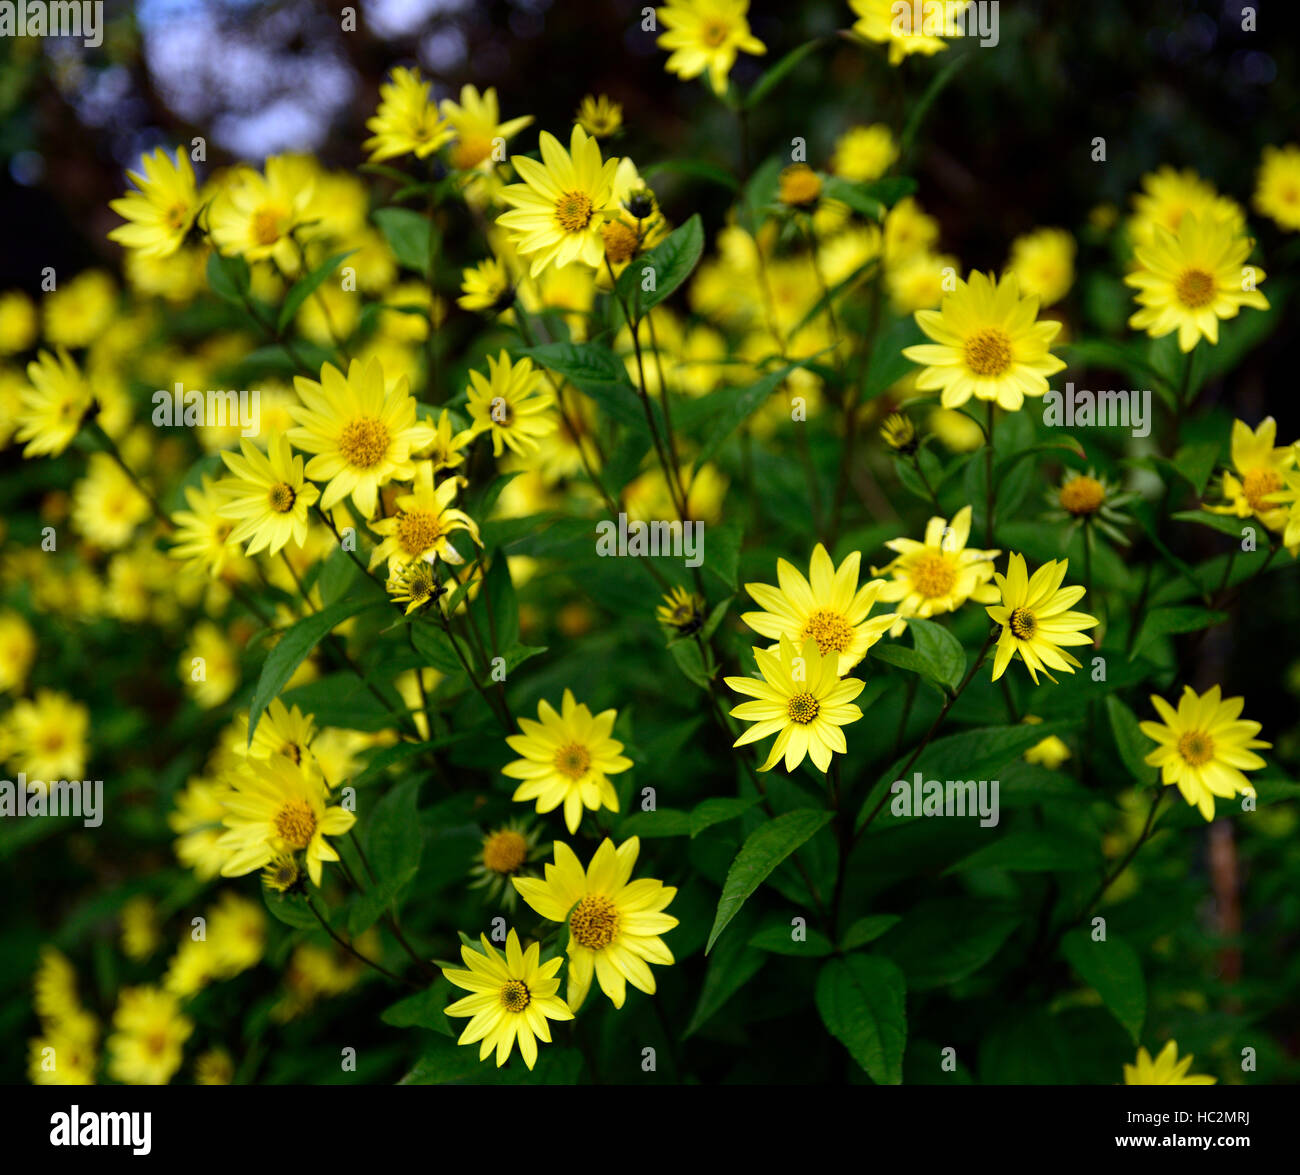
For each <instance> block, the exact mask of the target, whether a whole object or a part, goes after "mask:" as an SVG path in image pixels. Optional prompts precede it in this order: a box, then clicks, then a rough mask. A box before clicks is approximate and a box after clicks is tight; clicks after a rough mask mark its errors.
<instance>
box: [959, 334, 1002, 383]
mask: <svg viewBox="0 0 1300 1175" xmlns="http://www.w3.org/2000/svg"><path fill="white" fill-rule="evenodd" d="M964 353H965V356H966V366H967V367H969V368H970V369H971V370H972V371H973V372H974V373H975V374H976V375H1002V374H1003V373H1004V372H1006V371H1007V370H1008V368H1010V366H1011V339H1010V338H1009V337H1008V335H1007V332H1006V331H1004V330H1003V329H1002V328H1001V327H998V326H990V327H985V328H984V329H983V330H977V331H976V332H975V333H974V334H972V335H971V336H970V337H969V338H967V340H966V345H965V347H964Z"/></svg>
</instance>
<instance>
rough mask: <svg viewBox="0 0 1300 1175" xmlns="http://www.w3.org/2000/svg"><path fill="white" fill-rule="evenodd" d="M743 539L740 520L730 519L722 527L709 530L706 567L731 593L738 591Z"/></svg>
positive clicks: (712, 527)
mask: <svg viewBox="0 0 1300 1175" xmlns="http://www.w3.org/2000/svg"><path fill="white" fill-rule="evenodd" d="M743 539H744V527H743V524H742V523H741V521H740V519H739V518H728V519H727V521H726V522H724V523H722V525H721V526H711V527H709V528H708V542H707V543H706V544H705V555H704V566H705V568H706V569H708V570H709V571H711V572H712V573H713V574H714V575H716V576H717V577H718V578H719V579H720V580H722V583H723V585H724V586H725V587H727V588H728V589H729V590H731V591H735V590H736V576H737V575H738V574H739V570H740V544H741V541H742V540H743Z"/></svg>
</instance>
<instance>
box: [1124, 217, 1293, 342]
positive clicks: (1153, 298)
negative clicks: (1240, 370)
mask: <svg viewBox="0 0 1300 1175" xmlns="http://www.w3.org/2000/svg"><path fill="white" fill-rule="evenodd" d="M1154 234H1155V235H1154V239H1153V240H1152V242H1151V243H1150V244H1149V245H1139V246H1138V247H1137V249H1136V250H1135V254H1136V256H1137V262H1138V268H1137V269H1136V270H1135V271H1134V272H1133V273H1130V274H1128V275H1127V276H1126V277H1125V278H1124V283H1125V284H1126V285H1129V286H1132V287H1134V288H1135V289H1136V290H1137V291H1138V293H1137V294H1135V295H1134V300H1135V301H1136V302H1137V304H1138V309H1137V310H1136V311H1135V312H1134V314H1133V315H1132V317H1130V318H1129V320H1128V324H1129V326H1131V327H1132V328H1133V329H1134V330H1145V331H1146V332H1147V334H1149V335H1150V336H1151V337H1152V338H1153V339H1159V338H1163V337H1164V336H1165V335H1167V334H1170V333H1171V332H1172V331H1175V330H1176V331H1177V332H1178V347H1179V350H1181V351H1184V352H1186V351H1190V350H1191V349H1192V348H1193V347H1195V346H1196V344H1197V343H1198V342H1199V341H1200V340H1201V338H1203V337H1204V338H1206V339H1208V340H1209V341H1210V343H1212V344H1214V343H1218V341H1219V319H1221V318H1236V316H1237V314H1238V312H1239V311H1240V310H1241V308H1242V307H1243V306H1250V307H1252V308H1253V309H1255V310H1267V309H1268V299H1267V298H1265V297H1264V295H1263V294H1262V293H1260V291H1259V289H1258V288H1257V287H1258V286H1259V284H1260V282H1262V281H1263V280H1264V271H1263V270H1262V269H1260V268H1259V266H1257V265H1247V264H1246V258H1247V257H1248V256H1249V255H1250V250H1251V248H1252V246H1253V245H1254V242H1253V241H1252V240H1251V239H1250V238H1249V237H1244V236H1241V235H1239V234H1237V233H1235V232H1234V231H1233V229H1232V228H1231V227H1229V226H1228V225H1225V224H1223V223H1222V222H1220V221H1217V220H1215V219H1213V218H1211V217H1198V216H1194V215H1192V214H1190V213H1189V214H1188V215H1186V216H1184V217H1183V218H1182V221H1181V222H1180V223H1179V225H1178V232H1177V234H1174V233H1171V232H1170V231H1169V230H1168V229H1166V228H1163V227H1162V226H1160V225H1156V226H1155V229H1154Z"/></svg>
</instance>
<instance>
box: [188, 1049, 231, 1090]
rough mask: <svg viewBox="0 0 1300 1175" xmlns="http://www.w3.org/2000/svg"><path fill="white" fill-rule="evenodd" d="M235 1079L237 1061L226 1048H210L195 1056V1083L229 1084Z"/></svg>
mask: <svg viewBox="0 0 1300 1175" xmlns="http://www.w3.org/2000/svg"><path fill="white" fill-rule="evenodd" d="M234 1079H235V1062H234V1061H233V1060H231V1057H230V1054H229V1053H228V1052H226V1050H225V1049H208V1051H207V1052H205V1053H200V1054H199V1055H198V1056H197V1057H195V1058H194V1084H195V1085H229V1084H230V1083H231V1082H232V1081H234Z"/></svg>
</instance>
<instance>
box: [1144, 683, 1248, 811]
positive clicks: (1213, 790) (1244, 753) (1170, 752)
mask: <svg viewBox="0 0 1300 1175" xmlns="http://www.w3.org/2000/svg"><path fill="white" fill-rule="evenodd" d="M1151 704H1152V705H1153V706H1154V707H1155V708H1156V712H1157V713H1158V714H1159V715H1160V717H1161V718H1162V719H1163V722H1140V723H1138V726H1139V727H1140V728H1141V730H1142V733H1143V734H1145V735H1146V736H1147V738H1150V739H1154V740H1155V741H1156V743H1158V744H1159V745H1158V746H1157V747H1156V749H1155V750H1154V751H1152V752H1151V753H1150V754H1149V755H1147V756H1146V761H1147V762H1148V763H1150V764H1151V766H1152V767H1159V768H1160V778H1161V782H1162V783H1165V784H1171V783H1173V784H1177V785H1178V790H1179V791H1180V792H1182V793H1183V799H1185V800H1186V801H1187V802H1188V803H1189V804H1194V805H1195V806H1196V807H1197V808H1199V809H1200V811H1201V815H1202V816H1204V817H1205V819H1206V820H1213V819H1214V797H1215V796H1222V797H1224V798H1225V799H1231V798H1232V797H1233V796H1234V795H1236V794H1237V793H1241V794H1242V795H1245V796H1253V795H1254V794H1255V789H1254V788H1253V787H1251V786H1250V784H1249V783H1248V782H1247V780H1246V776H1245V775H1244V774H1242V772H1243V771H1255V770H1258V769H1259V768H1260V767H1263V766H1264V765H1265V764H1264V760H1263V759H1261V758H1260V757H1259V756H1258V755H1256V754H1255V753H1254V752H1255V751H1256V750H1259V749H1262V748H1265V747H1270V746H1272V745H1273V744H1272V743H1266V742H1261V741H1260V740H1259V739H1257V738H1256V737H1255V735H1257V734H1258V733H1259V732H1260V724H1259V723H1258V722H1248V721H1243V720H1242V719H1241V709H1242V706H1244V705H1245V699H1243V698H1221V697H1220V696H1219V687H1218V686H1217V685H1216V686H1212V687H1211V688H1210V689H1208V690H1207V691H1206V692H1205V693H1203V694H1200V695H1198V694H1197V693H1196V691H1195V690H1194V689H1192V687H1191V686H1189V685H1188V686H1184V687H1183V696H1182V697H1181V698H1180V699H1179V700H1178V709H1177V710H1175V709H1174V708H1173V707H1172V706H1171V705H1170V704H1169V703H1168V702H1166V701H1165V700H1164V698H1162V697H1159V696H1158V695H1155V694H1153V695H1152V696H1151Z"/></svg>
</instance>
